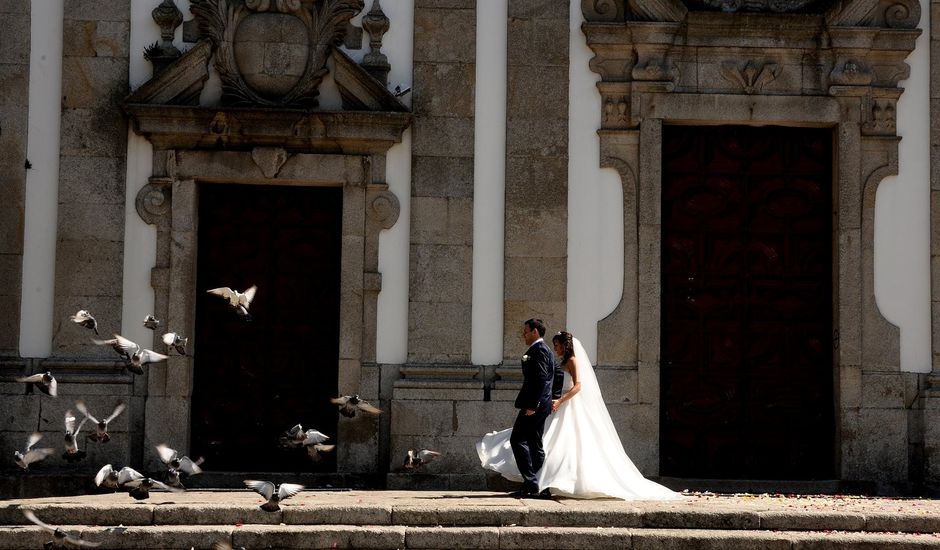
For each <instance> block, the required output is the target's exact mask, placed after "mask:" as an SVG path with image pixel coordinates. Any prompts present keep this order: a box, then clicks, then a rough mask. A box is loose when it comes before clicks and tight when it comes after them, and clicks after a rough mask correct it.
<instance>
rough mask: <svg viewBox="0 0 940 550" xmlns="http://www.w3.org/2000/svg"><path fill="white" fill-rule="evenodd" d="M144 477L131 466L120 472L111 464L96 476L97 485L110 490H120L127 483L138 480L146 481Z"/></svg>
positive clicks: (103, 467) (106, 465) (102, 468)
mask: <svg viewBox="0 0 940 550" xmlns="http://www.w3.org/2000/svg"><path fill="white" fill-rule="evenodd" d="M144 477H145V476H144V475H143V474H142V473H140V472H138V471H137V470H135V469H133V468H131V467H130V466H124V467H123V468H121V469H120V470H115V469H114V468H112V467H111V465H110V464H105V465H104V466H102V467H101V469H100V470H98V473H97V474H95V485H97V486H98V487H106V488H108V489H118V488H120V487H123V486H124V484H125V483H127V482H129V481H134V480H136V479H144Z"/></svg>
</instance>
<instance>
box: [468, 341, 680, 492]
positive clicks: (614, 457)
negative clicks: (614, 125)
mask: <svg viewBox="0 0 940 550" xmlns="http://www.w3.org/2000/svg"><path fill="white" fill-rule="evenodd" d="M552 344H553V346H554V348H555V353H556V354H557V355H558V356H559V357H560V361H561V365H562V368H563V369H564V371H565V382H564V386H563V390H562V391H563V392H564V393H563V394H562V396H561V398H560V399H557V400H555V401H553V402H552V411H553V412H554V414H553V415H552V416H551V417H550V419H549V424H548V427H547V428H546V429H545V437H544V440H543V447H544V449H545V462H544V464H543V465H542V468H541V469H540V470H539V471H538V474H537V475H538V483H539V491H542V490H544V489H550V491H551V493H552V495H560V496H567V497H575V498H604V497H615V498H621V499H628V500H653V499H656V500H664V499H672V498H679V497H680V496H681V495H680V494H679V493H676V492H674V491H672V490H670V489H668V488H666V487H663V486H662V485H659V484H658V483H655V482H653V481H650V480H648V479H646V478H644V477H643V474H641V473H640V471H639V470H638V469H637V468H636V466H634V465H633V461H631V460H630V457H628V456H627V453H626V452H624V450H623V445H621V443H620V436H618V435H617V430H616V428H614V423H613V422H612V421H611V419H610V413H608V412H607V406H606V405H604V398H603V396H602V395H601V390H600V387H599V386H598V384H597V378H596V377H595V376H594V369H593V368H592V367H591V362H590V360H589V359H588V357H587V354H586V353H585V351H584V348H583V347H582V346H581V342H579V341H578V340H577V339H576V338H573V337H572V336H571V333H569V332H559V333H558V334H556V335H555V336H554V337H553V338H552ZM511 432H512V428H508V429H505V430H502V431H499V432H490V433H488V434H486V435H485V436H483V439H482V440H481V441H479V442H477V453H478V454H479V455H480V461H481V462H482V463H483V467H484V468H488V469H490V470H494V471H496V472H499V473H500V474H502V475H503V477H505V478H507V479H510V480H513V481H522V477H521V476H520V475H519V469H518V468H517V467H516V461H515V459H514V458H513V454H512V448H511V447H510V446H509V436H510V434H511Z"/></svg>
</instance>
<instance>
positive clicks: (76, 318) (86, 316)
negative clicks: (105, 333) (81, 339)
mask: <svg viewBox="0 0 940 550" xmlns="http://www.w3.org/2000/svg"><path fill="white" fill-rule="evenodd" d="M69 319H71V320H72V322H73V323H77V324H79V325H81V326H83V327H85V328H90V329H92V330H93V331H95V334H98V321H96V320H95V318H94V317H92V316H91V313H88V310H86V309H80V310H78V313H76V314H75V315H72V316H71V317H69Z"/></svg>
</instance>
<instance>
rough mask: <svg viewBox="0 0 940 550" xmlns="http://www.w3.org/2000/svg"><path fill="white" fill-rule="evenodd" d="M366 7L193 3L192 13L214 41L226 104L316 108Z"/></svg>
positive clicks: (357, 1) (327, 1) (294, 0)
mask: <svg viewBox="0 0 940 550" xmlns="http://www.w3.org/2000/svg"><path fill="white" fill-rule="evenodd" d="M362 7H363V0H319V1H317V2H302V1H301V0H193V2H192V4H191V8H190V9H191V11H192V12H193V14H195V16H196V18H197V19H198V20H199V28H200V31H201V33H202V35H203V36H206V37H208V38H209V40H211V42H212V45H213V49H214V53H215V69H216V71H218V73H219V77H220V79H221V81H222V103H223V104H225V105H237V106H269V107H301V108H314V107H316V106H317V96H318V95H319V87H320V83H321V82H322V81H323V77H324V76H326V73H327V71H328V69H327V68H326V61H327V58H328V57H329V54H330V51H331V50H332V48H333V47H334V46H335V45H337V44H339V43H341V42H342V40H343V35H344V32H345V29H346V23H347V22H348V21H349V20H350V19H351V18H352V17H353V16H354V15H356V14H357V13H359V11H361V10H362ZM274 31H276V32H274Z"/></svg>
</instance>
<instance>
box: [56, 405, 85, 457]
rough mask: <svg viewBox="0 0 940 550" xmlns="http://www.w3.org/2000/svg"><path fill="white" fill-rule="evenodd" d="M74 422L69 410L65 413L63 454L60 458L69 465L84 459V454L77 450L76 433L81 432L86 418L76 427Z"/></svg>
mask: <svg viewBox="0 0 940 550" xmlns="http://www.w3.org/2000/svg"><path fill="white" fill-rule="evenodd" d="M75 421H76V419H75V417H74V416H72V411H71V409H69V410H67V411H65V437H64V441H65V452H64V453H62V458H64V459H65V460H67V461H68V462H69V463H72V462H76V461H78V460H81V459H83V458H85V454H86V453H85V451H82V450H80V449H79V448H78V433H79V432H81V431H82V426H84V425H85V422H87V421H88V417H87V416H86V417H85V418H83V419H82V421H81V422H79V423H78V426H76V425H75Z"/></svg>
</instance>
